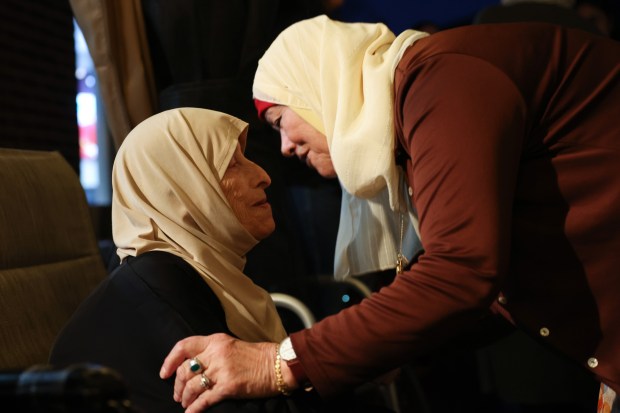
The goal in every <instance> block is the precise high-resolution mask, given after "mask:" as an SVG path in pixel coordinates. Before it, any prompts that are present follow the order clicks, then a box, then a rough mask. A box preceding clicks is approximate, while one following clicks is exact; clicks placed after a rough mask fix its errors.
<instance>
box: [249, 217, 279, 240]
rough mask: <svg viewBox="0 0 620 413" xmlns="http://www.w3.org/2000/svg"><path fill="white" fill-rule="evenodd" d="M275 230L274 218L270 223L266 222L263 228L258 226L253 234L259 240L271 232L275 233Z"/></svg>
mask: <svg viewBox="0 0 620 413" xmlns="http://www.w3.org/2000/svg"><path fill="white" fill-rule="evenodd" d="M275 230H276V223H275V222H274V221H273V219H272V220H271V222H270V223H267V222H265V224H264V225H263V226H262V227H261V228H256V229H255V230H254V231H253V233H252V236H254V238H256V239H257V240H259V241H262V240H264V239H265V238H267V237H268V236H270V235H271V234H273V232H274V231H275Z"/></svg>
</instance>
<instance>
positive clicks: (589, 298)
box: [162, 16, 620, 412]
mask: <svg viewBox="0 0 620 413" xmlns="http://www.w3.org/2000/svg"><path fill="white" fill-rule="evenodd" d="M619 57H620V45H619V44H618V43H617V42H614V41H612V40H609V39H606V38H603V37H600V36H595V35H592V34H589V33H587V32H584V31H580V30H573V29H564V28H561V27H558V26H552V25H546V24H506V25H479V26H469V27H462V28H456V29H453V30H446V31H443V32H439V33H436V34H433V35H431V36H426V37H425V36H424V34H422V33H419V32H414V31H406V32H404V33H402V34H401V35H399V36H394V35H393V34H392V33H391V32H390V31H389V30H388V29H387V28H386V27H385V26H383V25H381V24H345V23H340V22H336V21H332V20H330V19H328V18H326V17H324V16H322V17H318V18H314V19H310V20H307V21H303V22H300V23H297V24H295V25H293V26H291V27H289V28H288V29H287V30H285V31H284V32H283V33H282V34H281V35H280V36H279V37H278V38H277V39H276V40H275V41H274V43H273V44H272V45H271V47H270V48H269V49H268V50H267V52H266V53H265V55H264V56H263V58H262V60H261V61H260V64H259V68H258V71H257V73H256V77H255V83H254V96H255V97H256V99H258V101H259V102H258V105H257V106H258V107H259V110H260V111H261V112H262V113H263V115H264V117H265V119H266V120H267V121H268V122H269V123H271V124H272V125H273V126H274V128H276V129H277V130H279V132H280V134H281V139H282V152H283V153H284V154H285V155H287V156H292V155H296V156H298V157H299V158H300V159H302V160H303V161H305V162H306V163H307V164H308V165H310V166H311V167H314V168H315V169H316V170H317V171H318V172H319V173H320V174H321V175H323V176H334V175H337V176H338V178H339V180H340V181H341V183H342V185H343V187H344V188H345V189H346V191H347V192H348V193H350V194H351V195H352V196H357V197H362V198H367V197H373V196H376V195H377V194H378V193H380V192H381V191H385V190H386V189H387V191H388V193H389V197H388V198H389V207H390V208H391V209H392V210H394V211H397V210H398V206H399V204H400V203H401V201H400V196H401V194H402V192H401V191H399V190H398V168H399V166H402V168H403V169H404V171H406V180H407V184H408V187H409V188H408V194H409V195H408V196H409V198H410V201H411V203H412V205H413V206H414V207H415V212H417V217H418V218H419V235H420V238H421V241H422V244H423V246H424V252H423V253H422V254H420V255H419V257H418V258H417V260H415V262H413V264H410V265H409V266H408V267H406V268H405V271H404V272H402V273H401V274H399V275H398V276H397V277H396V279H395V281H394V282H393V283H392V284H391V285H390V286H389V287H386V288H383V289H382V290H381V291H380V292H379V293H376V294H374V295H373V296H372V297H370V298H369V299H367V300H365V301H363V302H362V303H361V304H360V305H358V306H356V307H352V308H350V309H348V310H346V311H343V312H341V313H340V314H337V315H335V316H332V317H328V318H326V319H325V320H323V321H322V322H320V323H317V324H316V325H315V326H313V327H312V328H311V329H307V330H304V331H301V332H297V333H295V334H292V335H291V336H290V337H289V338H287V339H285V340H284V341H282V342H281V344H280V345H279V349H280V357H281V358H282V359H283V360H284V361H285V362H284V363H282V369H281V370H282V374H283V377H284V382H285V385H286V388H288V389H290V388H296V387H298V386H304V385H308V384H311V385H313V386H314V387H315V388H316V389H317V391H318V392H319V393H320V394H321V395H332V394H334V393H337V392H339V391H341V390H342V389H345V388H347V387H349V386H352V385H354V384H356V383H359V382H360V381H362V380H367V379H368V378H370V377H373V376H376V375H378V374H381V373H383V372H386V371H388V370H390V369H393V368H395V367H397V366H398V365H401V364H403V363H405V362H407V361H408V360H410V359H412V358H414V357H417V356H422V355H425V354H428V353H429V352H432V351H433V349H436V348H438V347H439V346H440V345H443V344H446V343H447V342H449V341H450V340H451V339H453V338H455V337H456V336H457V335H459V334H461V333H465V332H467V331H468V330H469V329H470V328H473V327H474V326H475V325H476V324H478V323H479V322H480V321H481V320H483V319H485V318H486V317H487V316H488V315H489V314H490V313H491V312H490V311H489V310H490V309H491V310H492V312H493V313H495V314H499V315H501V316H503V317H504V318H506V319H507V320H509V321H510V322H512V323H514V324H515V325H516V326H518V327H520V328H522V329H523V330H524V331H526V332H527V333H529V334H531V335H532V336H533V337H535V338H537V339H538V340H539V341H541V342H543V343H544V344H545V345H546V346H549V347H551V348H553V349H555V351H557V352H558V353H560V354H562V355H564V356H566V357H568V358H569V359H572V360H574V362H575V363H578V364H579V365H581V366H583V368H585V369H587V370H589V371H590V372H591V373H592V374H593V375H594V376H595V377H597V378H598V380H599V381H601V382H602V383H604V385H603V386H602V387H601V388H602V398H601V406H604V405H605V403H606V402H608V403H610V404H613V398H614V391H615V392H618V391H620V350H619V349H620V300H618V296H619V294H620V276H619V272H618V268H620V254H618V251H620V231H619V230H618V229H619V228H620V213H619V211H620V141H619V137H620V122H618V119H617V118H618V107H619V105H620V60H619ZM359 229H360V231H362V232H363V230H364V227H361V228H359ZM379 246H380V245H374V246H373V247H374V248H379ZM274 348H276V344H272V349H271V352H272V353H273V352H274ZM269 352H270V350H269V349H268V348H266V347H263V346H257V345H253V344H248V343H240V342H239V341H237V340H233V339H231V338H227V337H225V336H223V335H218V336H212V337H194V338H190V339H187V340H184V341H182V342H181V343H179V344H178V345H177V346H176V347H175V349H173V351H172V352H171V353H170V355H169V356H168V358H167V359H166V361H165V363H164V364H163V368H162V376H163V377H169V376H170V375H171V374H173V373H174V371H175V369H176V368H177V366H178V365H179V363H180V362H181V361H182V360H183V359H184V358H185V357H189V356H193V355H199V356H200V357H201V358H203V359H204V360H205V361H206V362H207V363H209V367H208V372H209V374H211V373H212V376H213V377H214V378H216V379H217V378H218V377H220V376H224V377H231V376H232V375H233V373H232V372H235V371H240V370H244V369H247V368H252V369H254V376H255V378H253V379H252V380H251V381H249V382H244V381H243V380H241V379H240V380H238V381H235V382H232V381H228V382H226V383H225V384H223V385H222V386H220V384H219V383H218V384H217V385H215V386H213V387H212V388H211V389H208V390H204V389H201V388H200V387H199V386H197V385H196V381H195V380H191V379H190V380H188V378H189V377H188V376H187V374H184V373H183V372H181V371H179V372H178V373H179V374H177V380H176V386H175V391H176V395H177V397H182V398H183V399H184V400H186V401H187V400H193V399H194V398H196V401H195V402H194V404H193V405H192V406H190V409H188V411H189V412H195V411H196V409H199V408H201V407H203V406H207V405H211V404H213V403H217V402H218V401H220V400H222V399H223V398H225V397H228V396H230V395H240V394H243V393H246V394H248V393H249V394H251V395H254V396H256V395H265V394H273V393H275V392H276V391H277V390H278V389H279V390H282V386H276V383H275V382H272V383H267V382H265V381H261V380H260V377H266V372H267V371H268V370H269V369H273V368H274V367H273V360H269V358H268V356H269ZM250 353H253V354H254V355H255V357H259V356H262V359H263V360H265V361H266V362H265V363H264V364H258V363H255V364H254V365H252V366H249V365H245V366H243V365H239V364H234V365H233V364H232V363H230V362H229V361H228V360H226V359H224V358H222V357H220V355H221V354H235V358H238V357H240V356H241V355H242V354H250ZM272 358H273V356H272ZM616 404H617V402H616ZM607 408H609V406H607ZM593 409H594V407H593Z"/></svg>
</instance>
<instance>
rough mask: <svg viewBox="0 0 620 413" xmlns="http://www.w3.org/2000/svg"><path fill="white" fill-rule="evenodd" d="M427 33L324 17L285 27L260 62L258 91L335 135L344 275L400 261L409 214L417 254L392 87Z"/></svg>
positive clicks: (410, 250) (339, 260) (408, 249)
mask: <svg viewBox="0 0 620 413" xmlns="http://www.w3.org/2000/svg"><path fill="white" fill-rule="evenodd" d="M426 36H428V34H427V33H424V32H418V31H414V30H406V31H404V32H403V33H401V34H400V35H399V36H395V35H394V34H393V33H392V32H391V31H390V30H389V29H388V28H387V27H386V26H385V25H383V24H380V23H379V24H370V23H342V22H338V21H334V20H331V19H329V18H328V17H326V16H318V17H315V18H312V19H308V20H303V21H301V22H298V23H295V24H293V25H292V26H290V27H289V28H287V29H286V30H284V31H283V32H282V33H281V34H280V35H279V36H278V37H277V38H276V40H275V41H274V42H273V43H272V45H271V46H270V47H269V49H268V50H267V51H266V52H265V54H264V55H263V57H262V58H261V59H260V61H259V64H258V69H257V72H256V75H255V78H254V87H253V93H254V97H255V98H256V99H259V100H262V101H265V102H272V103H275V104H279V105H285V106H288V107H290V108H291V109H292V110H294V111H295V112H296V113H298V114H299V115H300V116H301V117H302V118H303V119H304V120H306V121H307V122H308V123H310V124H311V125H313V126H314V127H315V128H316V129H317V130H319V131H320V132H321V133H323V134H324V135H325V136H326V137H327V143H328V145H329V149H330V155H331V158H332V161H333V164H334V168H335V170H336V174H337V175H338V179H339V180H340V183H341V185H342V187H343V200H342V210H341V216H340V228H339V232H338V240H337V246H336V262H335V273H336V276H337V277H338V278H343V277H345V276H348V275H356V274H362V273H365V272H371V271H377V270H384V269H387V268H393V267H394V266H395V261H396V252H397V250H398V249H400V247H399V244H401V240H400V232H401V225H400V214H403V215H402V216H403V218H404V219H405V226H406V227H405V234H404V238H405V239H404V240H403V242H402V243H403V251H402V252H403V253H405V255H406V256H407V258H411V257H412V256H413V255H414V254H415V253H416V252H417V250H419V249H420V248H421V245H420V242H419V239H417V236H416V234H415V232H414V231H412V230H411V229H412V228H416V227H417V218H416V216H415V213H414V212H413V210H412V208H411V205H410V203H409V202H408V199H409V198H408V196H406V195H405V196H402V191H401V190H400V189H399V188H402V185H403V182H404V175H403V171H402V170H401V169H400V168H398V167H397V166H396V164H395V160H394V148H395V130H394V109H393V105H394V90H393V89H394V87H393V84H394V71H395V69H396V66H397V65H398V62H399V61H400V59H401V57H402V55H403V53H404V52H405V50H406V49H407V48H408V47H409V46H411V45H412V44H413V43H414V42H415V41H416V40H418V39H421V38H423V37H426ZM386 192H387V193H386ZM393 211H395V212H393ZM395 213H396V216H395V215H394V214H395Z"/></svg>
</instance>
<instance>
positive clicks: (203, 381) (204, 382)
mask: <svg viewBox="0 0 620 413" xmlns="http://www.w3.org/2000/svg"><path fill="white" fill-rule="evenodd" d="M200 385H201V386H202V388H203V389H208V388H210V387H211V380H209V378H208V377H207V376H205V372H204V371H203V372H202V374H201V375H200Z"/></svg>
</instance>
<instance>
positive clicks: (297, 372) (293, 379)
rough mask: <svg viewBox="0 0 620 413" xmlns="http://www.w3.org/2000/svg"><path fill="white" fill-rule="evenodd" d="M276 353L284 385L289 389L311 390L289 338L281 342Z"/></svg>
mask: <svg viewBox="0 0 620 413" xmlns="http://www.w3.org/2000/svg"><path fill="white" fill-rule="evenodd" d="M278 353H279V355H280V358H281V367H280V370H281V372H282V380H283V381H284V383H285V384H286V385H287V386H289V388H290V389H297V388H299V387H303V388H304V390H306V391H310V390H312V385H311V384H310V382H309V381H308V376H307V375H306V372H305V371H304V368H303V366H302V365H301V362H300V361H299V359H298V358H297V354H296V353H295V349H294V348H293V343H292V342H291V339H290V337H287V338H285V339H284V340H282V342H281V343H280V345H279V349H278Z"/></svg>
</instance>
